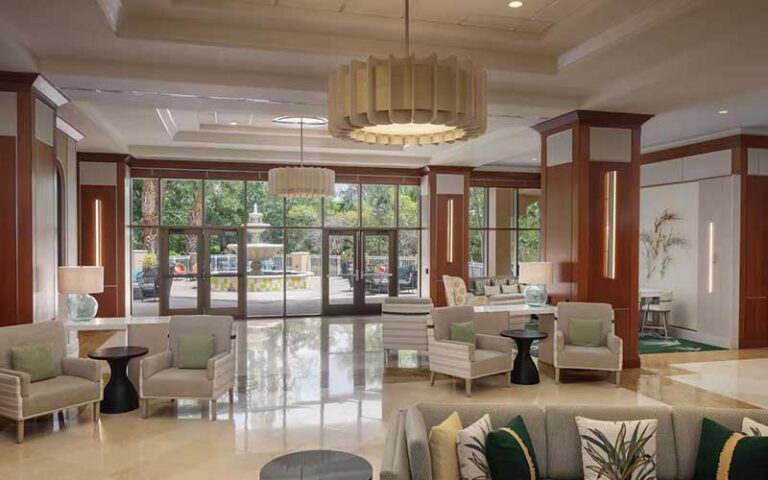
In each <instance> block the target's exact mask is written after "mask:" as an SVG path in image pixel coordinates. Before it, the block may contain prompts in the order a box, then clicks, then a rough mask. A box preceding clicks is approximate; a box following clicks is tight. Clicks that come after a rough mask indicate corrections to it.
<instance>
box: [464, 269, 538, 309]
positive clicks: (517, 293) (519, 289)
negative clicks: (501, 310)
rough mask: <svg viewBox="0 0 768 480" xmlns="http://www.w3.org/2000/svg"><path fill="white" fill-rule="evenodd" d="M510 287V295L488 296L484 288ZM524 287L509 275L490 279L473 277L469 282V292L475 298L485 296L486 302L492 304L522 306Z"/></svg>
mask: <svg viewBox="0 0 768 480" xmlns="http://www.w3.org/2000/svg"><path fill="white" fill-rule="evenodd" d="M501 285H507V286H508V285H512V286H513V287H514V288H513V290H514V291H513V292H512V293H497V294H489V293H488V292H487V291H486V290H485V287H486V286H491V287H495V286H501ZM524 288H525V287H523V286H522V285H520V284H519V283H518V280H517V277H514V276H511V275H496V276H492V277H475V278H472V279H470V281H469V292H470V293H471V294H473V295H475V296H480V295H485V296H487V297H488V302H489V303H493V304H505V305H509V304H513V305H514V304H523V303H525V295H523V290H524Z"/></svg>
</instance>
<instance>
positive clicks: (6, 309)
mask: <svg viewBox="0 0 768 480" xmlns="http://www.w3.org/2000/svg"><path fill="white" fill-rule="evenodd" d="M0 168H2V170H3V172H4V174H3V175H0V205H3V206H4V207H3V208H2V209H0V232H4V233H3V235H0V251H1V252H3V254H2V255H0V325H15V324H16V323H18V321H17V311H18V300H19V299H18V288H19V285H18V281H17V262H18V256H17V252H16V239H17V235H16V226H17V224H16V174H15V171H16V137H9V136H3V137H0Z"/></svg>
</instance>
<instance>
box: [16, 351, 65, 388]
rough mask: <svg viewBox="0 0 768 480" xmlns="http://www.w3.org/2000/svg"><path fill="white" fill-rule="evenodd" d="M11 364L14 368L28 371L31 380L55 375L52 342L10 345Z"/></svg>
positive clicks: (35, 380) (36, 380) (34, 380)
mask: <svg viewBox="0 0 768 480" xmlns="http://www.w3.org/2000/svg"><path fill="white" fill-rule="evenodd" d="M11 366H13V369H14V370H19V371H21V372H26V373H28V374H29V380H30V381H31V382H38V381H40V380H45V379H48V378H53V377H55V376H56V365H55V363H54V361H53V343H37V344H34V345H24V346H21V347H11Z"/></svg>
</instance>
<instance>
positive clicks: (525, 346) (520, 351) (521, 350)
mask: <svg viewBox="0 0 768 480" xmlns="http://www.w3.org/2000/svg"><path fill="white" fill-rule="evenodd" d="M500 335H501V336H502V337H507V338H511V339H513V340H514V341H515V343H517V356H516V357H515V364H514V365H513V367H512V380H511V381H512V383H516V384H518V385H536V384H537V383H539V370H538V369H537V368H536V364H535V363H533V359H532V358H531V343H533V341H534V340H543V339H545V338H547V334H546V333H545V332H539V331H538V330H504V331H503V332H501V333H500Z"/></svg>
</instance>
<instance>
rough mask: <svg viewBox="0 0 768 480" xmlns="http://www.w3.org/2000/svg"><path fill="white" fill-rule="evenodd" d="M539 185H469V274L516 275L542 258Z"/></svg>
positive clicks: (471, 275)
mask: <svg viewBox="0 0 768 480" xmlns="http://www.w3.org/2000/svg"><path fill="white" fill-rule="evenodd" d="M540 195H541V194H540V191H539V190H537V189H517V188H497V187H471V188H470V189H469V276H470V277H471V278H477V277H492V276H502V275H517V273H518V265H519V264H520V263H521V262H533V261H537V260H538V259H539V229H540V225H539V197H540Z"/></svg>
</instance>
